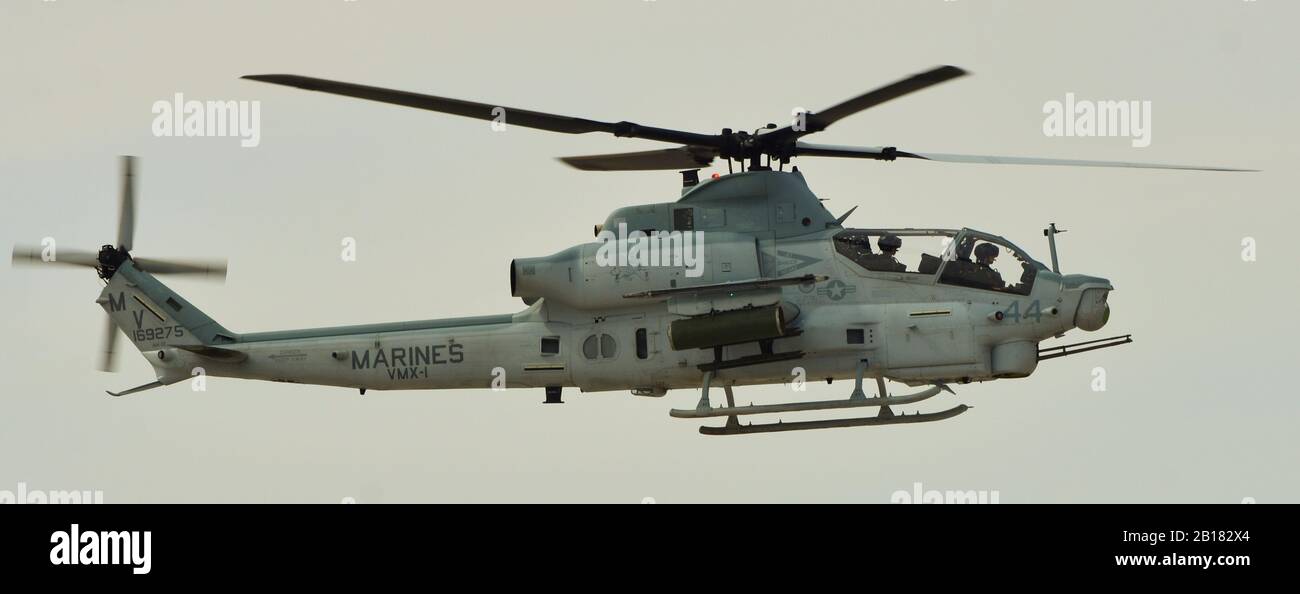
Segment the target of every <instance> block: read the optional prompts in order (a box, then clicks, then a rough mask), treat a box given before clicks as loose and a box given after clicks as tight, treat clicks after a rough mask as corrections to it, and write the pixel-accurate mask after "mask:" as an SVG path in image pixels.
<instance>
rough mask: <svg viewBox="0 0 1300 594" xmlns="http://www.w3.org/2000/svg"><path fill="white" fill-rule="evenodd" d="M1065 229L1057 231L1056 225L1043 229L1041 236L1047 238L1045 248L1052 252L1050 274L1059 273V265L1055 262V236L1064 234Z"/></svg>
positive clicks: (1052, 224)
mask: <svg viewBox="0 0 1300 594" xmlns="http://www.w3.org/2000/svg"><path fill="white" fill-rule="evenodd" d="M1065 231H1066V230H1065V229H1057V228H1056V223H1051V224H1049V225H1048V226H1047V228H1046V229H1043V235H1046V236H1047V246H1048V247H1049V248H1051V250H1052V272H1055V273H1057V274H1060V273H1061V264H1060V262H1058V261H1057V260H1056V234H1057V233H1065Z"/></svg>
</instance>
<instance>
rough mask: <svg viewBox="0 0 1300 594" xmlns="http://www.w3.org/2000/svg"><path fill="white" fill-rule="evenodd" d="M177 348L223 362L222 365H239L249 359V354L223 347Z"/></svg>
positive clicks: (184, 346) (181, 346) (183, 346)
mask: <svg viewBox="0 0 1300 594" xmlns="http://www.w3.org/2000/svg"><path fill="white" fill-rule="evenodd" d="M176 348H178V349H181V350H182V351H189V352H191V353H194V354H195V355H198V356H200V357H204V358H206V359H212V360H213V361H221V362H222V363H239V362H241V361H244V360H246V359H248V354H247V353H245V352H243V351H235V350H231V349H223V348H221V347H214V346H207V345H189V344H184V345H181V344H178V345H176Z"/></svg>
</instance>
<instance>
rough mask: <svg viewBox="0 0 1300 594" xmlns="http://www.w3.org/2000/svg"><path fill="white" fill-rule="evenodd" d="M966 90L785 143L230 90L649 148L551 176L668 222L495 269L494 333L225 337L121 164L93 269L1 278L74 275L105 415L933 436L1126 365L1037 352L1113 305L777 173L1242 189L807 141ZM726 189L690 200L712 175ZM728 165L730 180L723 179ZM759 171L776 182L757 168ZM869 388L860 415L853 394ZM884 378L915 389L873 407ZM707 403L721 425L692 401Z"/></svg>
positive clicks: (1089, 345) (1039, 269)
mask: <svg viewBox="0 0 1300 594" xmlns="http://www.w3.org/2000/svg"><path fill="white" fill-rule="evenodd" d="M965 74H966V71H964V70H962V69H960V68H957V67H954V66H941V67H938V68H934V69H931V70H928V71H926V72H922V73H919V74H916V75H913V76H910V77H907V78H904V79H902V80H899V81H897V82H895V83H893V84H889V85H886V86H883V87H880V88H878V89H875V90H872V91H870V92H867V93H864V94H862V95H860V96H857V97H855V98H853V99H850V100H848V101H844V102H842V103H840V104H838V105H835V106H833V107H831V108H829V109H826V110H823V111H820V112H806V113H801V114H799V116H798V117H797V118H796V119H795V121H793V122H791V123H790V125H787V126H784V127H777V126H776V125H774V124H768V125H766V126H764V127H762V128H758V129H756V130H755V131H754V132H752V133H751V132H746V131H742V130H732V129H727V128H724V129H722V130H721V132H720V133H717V134H700V133H693V132H685V131H680V130H673V129H667V128H658V127H652V126H644V125H640V124H636V123H632V122H627V121H620V122H603V121H597V120H590V119H584V118H576V117H569V116H561V115H555V114H549V113H544V112H538V111H530V110H523V109H514V108H508V107H502V106H499V105H496V104H489V103H478V102H471V101H464V100H459V99H451V98H446V97H438V96H433V95H424V94H418V93H411V92H406V91H398V90H391V89H385V88H380V87H371V86H365V85H357V84H352V83H345V82H337V81H331V80H325V79H318V78H311V77H305V76H298V75H287V74H272V75H251V76H246V77H244V78H246V79H249V80H254V81H259V82H264V83H271V84H276V85H283V86H290V87H297V88H301V89H307V90H314V91H320V92H324V93H330V94H335V95H343V96H348V97H353V98H360V99H368V100H372V101H378V102H384V103H391V104H397V105H403V106H407V107H413V108H418V109H424V110H429V111H435V112H442V113H448V114H453V115H459V116H464V117H470V118H477V119H481V120H489V121H500V120H502V119H504V120H505V121H506V122H507V123H508V124H509V125H513V126H521V127H526V128H534V129H539V130H546V131H551V132H560V133H566V134H585V133H606V134H612V135H614V136H616V137H622V138H641V139H648V140H654V141H661V142H668V143H673V144H675V145H677V146H675V147H672V148H666V149H661V150H650V151H639V152H630V153H617V154H603V155H587V156H578V157H565V158H562V159H561V161H562V162H564V163H566V164H568V165H570V166H572V167H575V168H577V169H581V170H586V171H620V170H678V171H680V172H681V174H682V187H681V194H680V196H678V197H676V199H675V200H673V201H667V202H662V203H656V204H644V205H635V206H627V207H622V208H618V209H616V210H614V211H613V212H612V213H611V214H610V215H609V216H608V217H607V218H606V219H605V221H604V222H603V223H601V224H599V225H596V226H595V229H594V232H595V235H596V239H597V241H594V242H588V243H583V244H580V245H576V246H574V247H571V248H569V249H566V250H563V251H561V252H559V253H556V254H553V255H550V256H544V257H532V258H517V259H515V260H513V261H512V262H511V263H510V266H509V287H510V292H511V295H513V296H515V297H519V298H520V299H522V300H523V303H524V305H525V309H523V310H522V311H518V312H515V313H508V314H500V315H489V316H477V317H465V318H445V319H433V320H423V321H409V322H394V323H379V324H366V325H358V326H341V327H329V328H312V329H304V330H287V331H272V332H255V333H239V332H234V331H231V330H229V329H227V328H226V327H225V326H223V325H221V324H220V323H218V322H217V321H215V320H213V319H212V318H210V317H208V316H207V315H206V314H204V313H203V312H202V311H201V310H200V309H199V308H197V307H195V306H194V305H193V304H191V303H190V302H189V301H186V300H185V299H184V298H183V297H181V296H180V295H179V294H177V293H176V292H174V291H172V290H171V289H170V288H168V287H167V286H166V285H164V284H163V283H162V282H160V281H159V280H158V279H157V277H158V276H161V275H167V274H198V275H206V276H211V275H218V276H221V275H224V272H225V265H224V263H220V262H192V261H175V260H167V259H156V258H142V257H137V256H136V255H135V254H134V253H132V245H133V237H134V227H135V225H134V216H135V215H134V213H135V196H134V182H133V178H134V165H133V163H134V161H133V160H132V158H130V157H127V158H125V159H124V161H123V176H122V192H121V207H120V213H119V225H118V240H117V243H115V244H109V245H104V246H103V247H102V248H101V249H100V250H98V251H97V252H90V251H75V250H73V251H62V250H61V251H59V252H58V254H57V257H55V258H50V257H47V254H44V253H43V251H42V250H41V249H40V248H35V247H25V246H17V247H15V249H14V254H13V258H14V261H15V263H44V262H52V263H56V264H69V265H78V266H85V267H91V268H94V269H95V270H96V271H97V272H98V274H99V277H100V278H101V279H102V280H103V281H104V283H105V286H104V288H103V290H102V292H101V293H100V296H99V298H98V300H97V303H99V304H100V305H101V306H102V307H103V309H104V311H105V312H106V313H107V314H108V317H109V322H108V324H109V326H108V329H107V332H106V334H105V336H106V343H105V348H104V355H105V358H104V360H103V361H102V362H101V364H100V367H101V369H111V368H112V360H113V353H114V344H115V337H116V332H114V329H115V328H116V329H117V330H120V331H121V333H122V334H125V335H126V336H127V338H128V339H129V340H130V341H131V342H132V344H133V345H134V346H135V347H136V348H137V349H138V350H139V351H140V352H141V353H142V354H143V355H144V356H145V358H146V360H148V361H149V363H150V365H151V366H152V367H153V369H154V372H155V375H156V379H155V380H154V381H152V382H149V383H146V384H144V385H141V386H138V387H135V388H131V389H128V390H124V391H121V392H109V394H110V395H112V396H124V395H127V394H134V393H138V392H141V391H144V390H150V389H154V388H159V387H162V386H167V385H171V384H174V383H177V382H180V381H182V380H185V379H189V378H190V377H191V375H192V373H193V370H195V369H196V368H200V367H201V368H202V369H203V370H204V373H206V374H208V375H212V376H218V377H232V378H244V379H257V380H268V381H276V382H292V383H304V384H317V385H325V386H337V387H345V388H350V389H356V390H359V391H360V393H361V394H363V395H364V394H365V393H366V390H368V389H370V390H415V389H467V388H489V387H505V388H534V389H542V390H544V393H545V398H544V402H546V403H562V402H563V399H562V390H563V388H566V387H571V388H578V389H579V390H581V391H583V392H600V391H614V390H619V391H630V392H631V393H632V394H634V395H638V396H648V397H659V396H663V395H665V394H666V393H667V392H668V391H669V390H674V389H686V388H698V389H699V390H700V399H699V401H698V404H697V405H696V406H695V407H694V408H684V409H672V410H671V411H670V415H671V416H672V417H675V418H685V419H714V418H719V419H725V422H724V424H723V425H721V426H710V425H705V426H702V427H700V432H701V433H703V434H706V435H741V434H752V433H767V432H777V431H798V430H808V429H824V428H836V427H857V426H875V425H891V424H901V423H921V422H931V421H937V420H942V419H948V418H951V417H954V416H956V415H959V414H962V413H963V412H965V411H966V410H968V409H969V408H970V407H968V406H967V405H964V404H957V405H956V406H953V407H951V408H947V409H945V410H940V411H937V412H916V413H912V414H907V413H896V412H894V410H893V409H894V407H898V406H903V405H910V404H914V403H917V402H921V401H924V400H926V399H929V398H932V397H935V396H938V395H940V394H942V393H945V392H947V393H953V390H952V386H953V385H957V384H966V383H970V382H983V381H991V380H998V379H1010V378H1024V377H1028V376H1029V375H1031V374H1032V373H1033V372H1034V370H1035V369H1036V368H1037V366H1038V363H1039V362H1040V361H1043V360H1048V359H1052V358H1057V357H1062V356H1069V355H1075V354H1078V353H1082V352H1086V351H1091V350H1095V349H1100V348H1108V347H1113V346H1118V345H1122V344H1127V343H1129V342H1131V341H1132V338H1131V336H1130V335H1121V336H1114V337H1110V338H1103V339H1097V340H1087V341H1082V342H1077V343H1071V344H1063V345H1059V346H1049V347H1045V346H1043V345H1042V344H1041V343H1042V342H1043V341H1045V340H1049V339H1053V338H1063V337H1065V336H1066V334H1067V333H1068V332H1070V331H1072V330H1075V329H1079V330H1084V331H1096V330H1099V329H1101V328H1102V327H1103V326H1105V325H1106V323H1107V321H1108V319H1109V315H1110V305H1109V303H1108V297H1109V294H1110V292H1111V291H1113V290H1114V286H1113V285H1112V284H1111V282H1110V281H1108V280H1106V279H1105V278H1102V277H1097V276H1088V275H1082V274H1064V273H1062V272H1061V271H1060V267H1059V265H1058V259H1057V250H1056V235H1057V234H1058V233H1060V232H1062V230H1059V229H1057V228H1056V225H1055V224H1052V225H1050V226H1049V227H1048V228H1047V229H1046V230H1044V234H1045V235H1046V236H1047V239H1048V244H1049V248H1050V251H1051V261H1052V266H1051V267H1048V266H1047V265H1045V264H1043V263H1041V262H1039V261H1038V260H1035V259H1034V258H1032V257H1031V256H1030V255H1029V253H1028V252H1027V251H1025V250H1024V249H1022V248H1021V247H1019V246H1017V245H1016V244H1014V243H1012V242H1011V241H1009V240H1007V239H1006V238H1003V237H1000V236H997V235H993V234H991V233H986V232H983V231H978V230H975V229H968V228H964V229H927V228H878V229H854V228H848V227H845V225H844V223H845V221H846V219H847V218H848V216H849V215H850V214H851V213H852V210H850V211H849V212H847V213H844V214H842V215H840V216H835V215H833V214H832V213H831V212H829V211H828V210H827V209H826V208H825V207H824V206H823V204H822V202H821V201H820V200H819V199H818V198H817V196H816V195H815V194H814V193H813V192H812V190H811V189H810V188H809V186H808V184H807V182H806V180H805V178H804V176H803V174H802V173H801V172H800V171H799V170H798V168H797V167H792V168H791V169H790V170H789V171H786V169H785V168H786V166H787V165H789V164H790V162H791V160H792V159H794V158H797V157H842V158H856V159H869V160H877V161H894V160H897V159H918V160H925V161H934V162H955V163H985V164H1021V165H1067V166H1087V167H1137V168H1158V169H1186V170H1210V171H1243V170H1237V169H1228V168H1223V167H1196V166H1184V165H1160V164H1146V163H1130V162H1117V161H1085V160H1073V159H1046V158H1036V157H997V156H988V155H956V154H945V153H923V152H913V151H904V150H899V149H897V148H896V147H892V146H880V147H853V146H835V145H819V144H811V143H807V142H805V141H804V140H803V138H804V137H805V136H808V135H810V134H814V133H816V132H820V131H823V130H825V129H827V128H828V127H830V126H831V125H832V124H834V123H835V122H837V121H839V120H841V119H843V118H845V117H848V116H850V115H853V114H855V113H858V112H860V111H863V110H865V109H868V108H870V107H873V106H876V105H879V104H881V103H884V102H887V101H890V100H893V99H896V98H899V97H902V96H904V95H907V94H909V93H913V92H916V91H919V90H922V89H925V88H928V87H931V86H934V85H937V84H939V83H942V82H945V81H948V80H951V79H954V78H957V77H960V76H963V75H965ZM718 159H723V160H726V161H727V163H728V171H729V173H728V174H726V175H720V174H719V175H717V176H715V177H714V178H712V179H705V180H701V179H700V177H699V175H698V172H699V170H700V169H701V168H703V167H706V166H709V165H710V164H712V163H713V162H714V161H715V160H718ZM735 165H738V166H739V171H737V170H736V167H735ZM773 166H775V167H776V169H775V170H774V169H773ZM818 379H825V380H826V381H827V382H831V381H833V380H837V379H839V380H852V381H853V390H852V392H851V393H850V394H849V395H848V397H847V398H841V399H830V400H818V401H808V402H793V403H779V404H751V405H746V406H739V405H737V404H736V402H735V395H734V388H735V387H737V386H747V385H759V384H780V383H789V382H792V381H803V380H818ZM867 380H874V382H875V384H876V394H875V395H873V396H868V395H867V393H866V391H865V390H864V388H863V385H864V382H865V381H867ZM886 380H892V381H895V382H899V383H902V384H904V385H907V386H910V387H912V388H915V389H916V391H914V392H912V393H908V394H902V395H891V394H890V393H889V392H888V390H887V387H886V383H885V382H886ZM715 388H721V389H722V391H723V392H724V394H725V401H726V403H725V405H722V406H715V405H714V402H713V400H712V397H711V394H710V393H711V390H712V389H715ZM864 407H870V408H875V409H877V411H876V414H874V415H871V416H862V417H851V418H839V419H830V420H826V419H814V420H796V421H788V422H787V421H784V420H780V421H777V422H764V423H758V424H754V423H741V422H740V417H749V416H752V415H771V414H779V413H803V412H810V411H831V410H846V409H856V408H864Z"/></svg>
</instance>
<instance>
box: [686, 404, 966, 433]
mask: <svg viewBox="0 0 1300 594" xmlns="http://www.w3.org/2000/svg"><path fill="white" fill-rule="evenodd" d="M968 408H970V407H969V406H966V405H965V404H958V405H957V406H954V407H952V408H950V409H948V410H945V411H940V412H935V413H917V414H914V415H908V414H902V415H892V416H883V415H882V416H876V417H861V418H856V419H831V420H828V421H794V422H791V423H783V422H781V421H777V422H775V423H765V424H761V425H754V424H752V423H751V424H749V425H741V424H740V422H739V421H738V420H736V417H731V418H730V419H727V424H726V425H723V426H721V427H709V426H707V425H706V426H703V427H700V433H701V434H703V435H749V434H751V433H775V432H778V431H806V430H810V429H834V428H837V427H871V426H875V425H898V424H901V423H927V422H930V421H942V420H944V419H948V418H952V417H955V416H957V415H959V414H961V413H964V412H966V409H968ZM882 412H883V411H882Z"/></svg>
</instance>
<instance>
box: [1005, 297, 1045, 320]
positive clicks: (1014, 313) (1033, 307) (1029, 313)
mask: <svg viewBox="0 0 1300 594" xmlns="http://www.w3.org/2000/svg"><path fill="white" fill-rule="evenodd" d="M1002 316H1003V317H1004V318H1007V319H1010V320H1015V321H1016V323H1017V324H1018V323H1020V319H1021V318H1026V319H1028V318H1033V319H1034V321H1035V322H1041V321H1043V310H1042V308H1041V307H1040V306H1039V305H1038V300H1037V299H1035V300H1033V301H1031V302H1030V303H1029V307H1028V308H1027V309H1025V313H1023V314H1022V313H1020V302H1019V301H1012V302H1011V305H1010V307H1007V310H1006V311H1004V312H1002Z"/></svg>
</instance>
